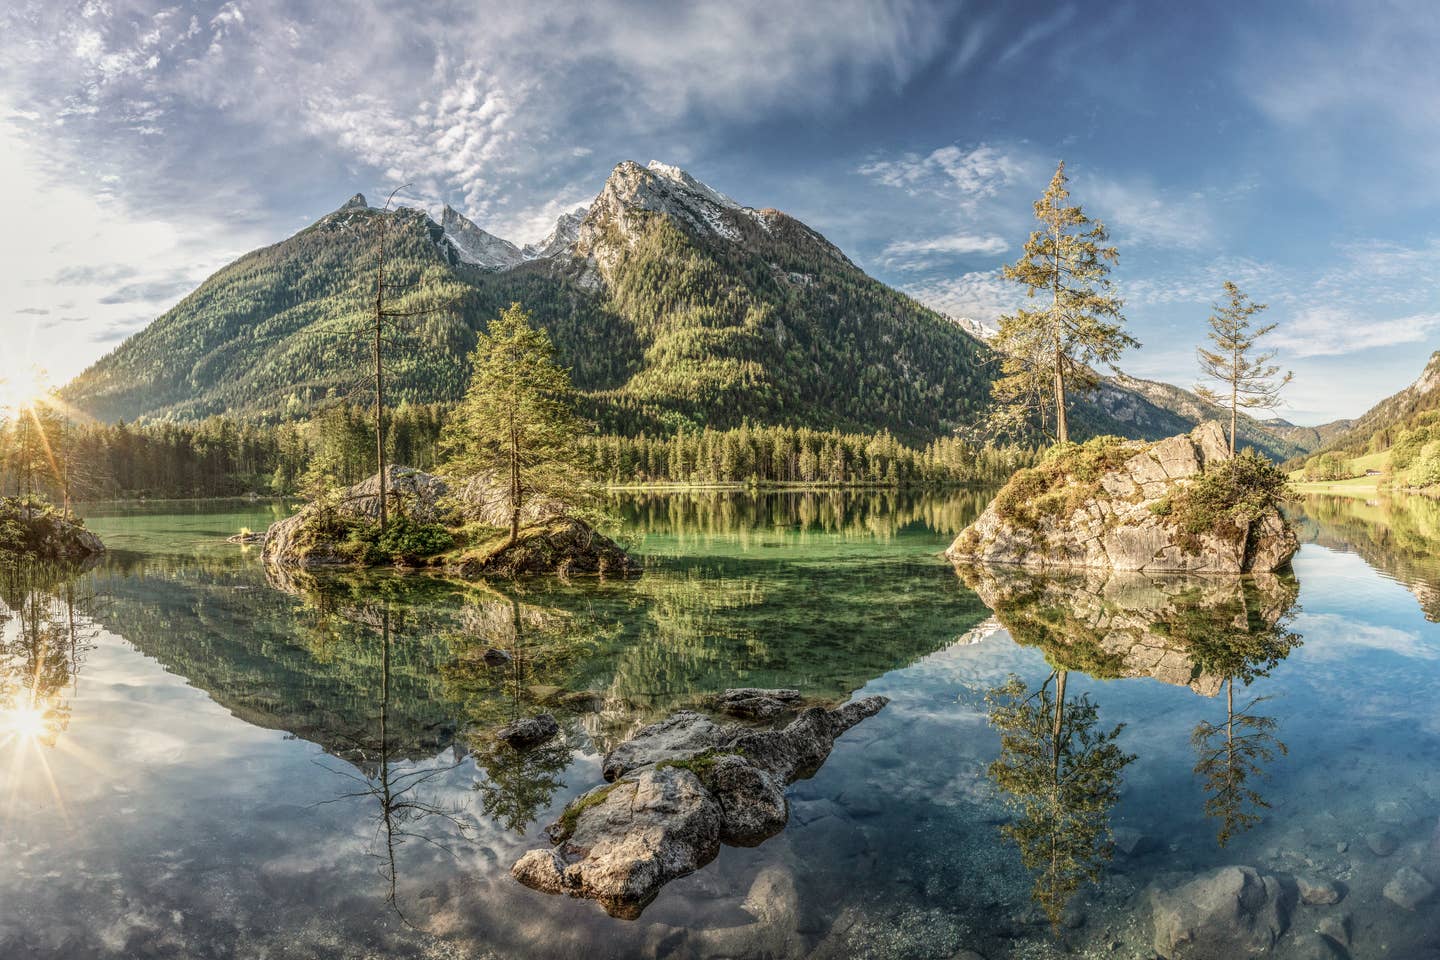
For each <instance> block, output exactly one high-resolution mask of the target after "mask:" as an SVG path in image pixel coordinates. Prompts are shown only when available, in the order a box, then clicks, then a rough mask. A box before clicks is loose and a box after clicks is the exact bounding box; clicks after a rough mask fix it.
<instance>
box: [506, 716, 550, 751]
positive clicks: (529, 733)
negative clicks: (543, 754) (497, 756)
mask: <svg viewBox="0 0 1440 960" xmlns="http://www.w3.org/2000/svg"><path fill="white" fill-rule="evenodd" d="M559 732H560V724H559V723H557V722H556V721H555V718H554V717H553V716H552V715H550V714H548V713H542V714H540V715H539V716H535V717H521V718H520V719H519V720H516V721H514V722H513V723H507V724H506V725H505V726H503V727H501V728H500V729H499V730H496V731H495V739H496V740H501V741H503V742H505V743H508V744H510V746H512V747H514V748H515V749H517V750H527V749H529V748H530V747H538V746H540V744H542V743H544V742H545V741H547V740H549V739H550V738H552V737H554V736H555V734H557V733H559Z"/></svg>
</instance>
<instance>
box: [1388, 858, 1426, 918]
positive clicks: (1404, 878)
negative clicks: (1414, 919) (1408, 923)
mask: <svg viewBox="0 0 1440 960" xmlns="http://www.w3.org/2000/svg"><path fill="white" fill-rule="evenodd" d="M1434 893H1435V885H1434V884H1432V883H1431V882H1430V881H1429V880H1426V879H1425V878H1424V877H1422V876H1421V875H1420V873H1419V872H1418V871H1417V870H1415V869H1414V868H1412V867H1401V868H1400V869H1399V870H1396V871H1395V876H1393V877H1391V878H1390V882H1389V883H1387V884H1385V898H1386V899H1387V900H1389V901H1390V902H1391V903H1395V904H1398V905H1399V906H1402V907H1404V908H1405V909H1406V910H1414V909H1415V908H1416V907H1418V906H1420V904H1422V903H1424V902H1425V901H1426V900H1429V899H1430V897H1431V896H1433V895H1434Z"/></svg>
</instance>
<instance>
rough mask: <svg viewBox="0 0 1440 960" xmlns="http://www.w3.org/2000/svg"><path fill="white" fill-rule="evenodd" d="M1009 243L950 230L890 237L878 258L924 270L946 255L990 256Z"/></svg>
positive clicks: (895, 266)
mask: <svg viewBox="0 0 1440 960" xmlns="http://www.w3.org/2000/svg"><path fill="white" fill-rule="evenodd" d="M1009 248H1010V245H1009V244H1008V243H1007V242H1006V241H1005V239H1004V238H1003V237H998V236H995V235H994V234H989V235H983V236H982V235H977V234H971V233H954V234H951V235H949V236H945V237H931V238H929V239H927V240H894V241H891V242H890V243H889V244H888V245H886V247H885V249H884V250H883V251H882V252H881V254H880V262H881V263H882V264H884V265H885V266H887V267H891V268H893V269H897V270H925V269H929V268H931V267H933V266H935V265H937V264H939V263H942V262H944V261H945V260H947V259H952V258H954V257H960V256H965V255H967V254H985V255H990V256H993V255H995V254H1000V253H1004V252H1005V251H1006V250H1008V249H1009Z"/></svg>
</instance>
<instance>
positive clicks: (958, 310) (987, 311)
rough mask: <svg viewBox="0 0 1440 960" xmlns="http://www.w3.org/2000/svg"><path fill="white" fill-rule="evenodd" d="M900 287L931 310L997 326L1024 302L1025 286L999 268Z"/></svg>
mask: <svg viewBox="0 0 1440 960" xmlns="http://www.w3.org/2000/svg"><path fill="white" fill-rule="evenodd" d="M901 289H902V290H903V291H904V292H905V293H907V294H909V295H910V296H912V297H914V298H915V299H916V300H918V301H920V302H921V303H923V304H925V306H927V307H929V308H931V309H932V310H938V311H939V312H941V313H944V314H948V315H950V316H952V317H968V318H969V319H971V320H975V321H978V322H979V323H983V324H987V325H990V326H994V325H995V324H996V322H997V321H998V320H999V319H1000V317H1001V316H1002V315H1004V314H1007V313H1012V312H1014V311H1015V310H1016V309H1017V308H1018V307H1019V306H1020V305H1021V304H1023V303H1024V302H1025V299H1026V298H1025V289H1024V288H1023V287H1022V286H1020V285H1019V284H1017V283H1015V282H1014V281H1011V280H1006V279H1005V278H1004V277H1003V276H1001V274H1000V271H998V270H984V271H972V272H970V273H964V274H961V275H960V276H958V277H947V278H942V279H938V280H930V281H925V282H922V283H915V284H910V285H907V286H903V287H901Z"/></svg>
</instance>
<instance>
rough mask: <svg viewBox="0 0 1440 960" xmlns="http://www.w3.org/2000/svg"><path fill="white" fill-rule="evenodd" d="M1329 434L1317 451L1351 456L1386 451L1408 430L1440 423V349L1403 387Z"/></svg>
mask: <svg viewBox="0 0 1440 960" xmlns="http://www.w3.org/2000/svg"><path fill="white" fill-rule="evenodd" d="M1342 422H1343V423H1345V424H1346V427H1345V428H1344V429H1343V430H1341V431H1339V432H1338V433H1337V434H1335V435H1333V436H1331V437H1330V438H1329V439H1328V440H1327V441H1326V443H1325V444H1324V446H1323V447H1321V448H1320V449H1319V450H1318V451H1316V452H1319V453H1328V452H1330V451H1332V450H1333V451H1339V452H1341V453H1345V454H1347V455H1349V456H1352V457H1358V456H1362V455H1364V454H1367V453H1378V452H1380V451H1382V450H1388V449H1390V447H1391V446H1392V445H1394V443H1395V442H1396V441H1397V440H1399V439H1400V438H1401V435H1402V434H1403V433H1404V432H1405V431H1407V430H1415V429H1416V428H1418V427H1420V426H1422V425H1428V424H1437V423H1440V350H1437V351H1435V352H1434V353H1432V354H1431V355H1430V360H1429V361H1428V362H1427V363H1426V364H1425V369H1424V370H1422V371H1421V372H1420V376H1418V377H1416V378H1415V382H1413V383H1411V384H1410V385H1409V386H1407V387H1406V388H1405V389H1404V390H1401V391H1399V392H1398V393H1395V394H1392V395H1391V396H1388V397H1386V398H1385V399H1384V400H1381V401H1380V402H1379V403H1377V404H1375V406H1373V407H1371V408H1370V409H1369V410H1367V411H1365V413H1364V414H1363V415H1362V416H1360V417H1359V418H1358V419H1355V420H1348V421H1342Z"/></svg>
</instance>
